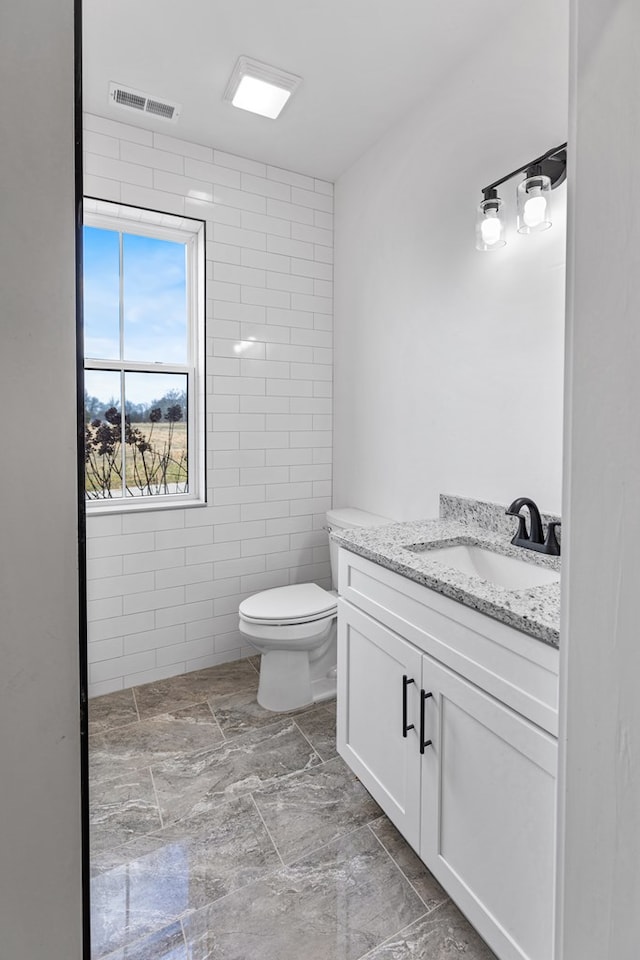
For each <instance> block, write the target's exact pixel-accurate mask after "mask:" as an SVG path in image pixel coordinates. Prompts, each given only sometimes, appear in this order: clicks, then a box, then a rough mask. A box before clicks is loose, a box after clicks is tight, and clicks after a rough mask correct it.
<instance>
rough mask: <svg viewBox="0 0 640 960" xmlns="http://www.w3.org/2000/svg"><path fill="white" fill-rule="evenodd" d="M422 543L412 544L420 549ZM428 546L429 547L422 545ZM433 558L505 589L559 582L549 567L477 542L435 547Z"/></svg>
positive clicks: (446, 565) (555, 573)
mask: <svg viewBox="0 0 640 960" xmlns="http://www.w3.org/2000/svg"><path fill="white" fill-rule="evenodd" d="M421 546H422V545H421V544H416V545H415V546H414V547H412V548H409V549H413V550H416V551H418V550H419V549H420V547H421ZM422 549H423V550H425V553H426V552H427V550H426V549H425V548H424V547H422ZM428 556H429V560H434V561H435V562H437V563H441V564H442V565H443V566H445V567H453V569H454V570H459V571H460V572H461V573H468V574H471V576H474V577H482V579H483V580H488V581H489V582H490V583H494V584H495V585H496V586H498V587H503V588H504V589H505V590H526V589H528V588H529V587H541V586H544V585H546V584H549V583H559V582H560V573H559V572H558V571H557V570H550V569H549V568H548V567H542V566H537V565H536V564H533V563H527V561H526V560H518V559H516V558H515V557H505V556H503V555H502V554H501V553H493V551H492V550H485V549H484V547H477V546H475V545H473V544H456V545H455V546H453V547H435V548H432V549H429V550H428Z"/></svg>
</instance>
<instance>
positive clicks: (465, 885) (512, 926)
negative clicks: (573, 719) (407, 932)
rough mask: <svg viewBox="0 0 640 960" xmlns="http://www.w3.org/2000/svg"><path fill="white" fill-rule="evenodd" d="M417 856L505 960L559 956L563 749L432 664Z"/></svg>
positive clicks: (427, 673)
mask: <svg viewBox="0 0 640 960" xmlns="http://www.w3.org/2000/svg"><path fill="white" fill-rule="evenodd" d="M422 685H423V687H424V689H425V690H426V691H428V692H432V694H433V696H432V697H430V698H429V699H428V700H426V701H425V728H426V736H427V737H430V738H431V740H432V745H431V746H430V747H428V748H427V749H426V751H425V754H424V757H423V766H422V820H421V823H422V827H421V848H420V855H421V857H422V859H423V860H424V861H425V863H426V864H427V866H428V867H429V868H430V869H431V870H432V871H433V873H434V874H435V875H436V877H438V879H439V880H440V881H441V883H442V884H443V886H444V887H445V888H446V890H447V891H448V892H449V894H450V895H451V897H452V898H453V900H455V902H456V903H457V904H458V906H459V907H460V908H461V909H462V910H463V911H464V912H465V913H466V914H467V916H468V917H469V919H470V920H471V922H472V923H473V924H474V926H476V927H477V929H478V931H479V932H480V933H481V934H482V935H483V936H484V938H485V939H486V940H487V942H488V943H489V945H490V946H491V947H493V949H494V950H495V952H496V953H497V954H498V956H499V957H500V958H501V960H522V958H527V960H550V958H551V957H552V956H553V916H554V914H553V910H554V872H555V871H554V860H555V779H556V769H557V742H556V741H555V739H554V738H553V737H551V736H549V734H547V733H545V732H544V731H543V730H541V729H540V728H539V727H536V726H534V725H533V724H531V723H530V722H529V721H527V720H525V719H524V718H523V717H521V716H520V715H519V714H517V713H515V712H514V711H513V710H511V709H509V708H508V707H505V706H504V705H503V704H501V703H499V702H498V701H497V700H494V699H493V698H492V697H490V696H488V695H487V694H485V693H483V691H481V690H479V689H478V688H477V687H474V686H472V685H471V684H469V683H468V682H467V681H465V680H463V679H462V678H461V677H459V676H458V675H457V674H454V673H452V672H451V671H450V670H448V669H447V668H446V667H443V666H442V665H441V664H439V663H438V662H437V661H435V660H432V659H431V658H430V657H428V656H425V657H424V658H423V673H422Z"/></svg>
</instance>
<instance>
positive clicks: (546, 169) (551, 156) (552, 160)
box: [482, 143, 567, 200]
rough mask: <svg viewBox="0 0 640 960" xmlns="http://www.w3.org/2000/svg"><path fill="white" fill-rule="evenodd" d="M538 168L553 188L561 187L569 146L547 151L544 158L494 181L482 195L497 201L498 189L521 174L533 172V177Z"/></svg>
mask: <svg viewBox="0 0 640 960" xmlns="http://www.w3.org/2000/svg"><path fill="white" fill-rule="evenodd" d="M536 168H540V169H539V172H540V173H544V174H546V175H547V176H548V177H549V178H550V179H551V186H552V188H553V187H559V186H560V184H561V183H563V181H564V180H565V178H566V176H567V144H566V143H561V144H560V146H558V147H554V148H553V149H552V150H547V152H546V153H543V154H542V156H540V157H537V158H536V159H535V160H530V161H529V163H525V164H524V165H523V166H522V167H518V169H517V170H512V171H511V173H508V174H507V175H506V176H505V177H500V179H499V180H494V182H493V183H490V184H489V185H488V186H486V187H483V188H482V193H483V194H484V199H485V200H495V199H496V198H497V196H498V191H497V187H499V186H501V185H502V184H503V183H506V182H507V180H511V178H512V177H517V175H518V174H519V173H525V172H528V171H531V172H532V175H533V173H534V171H536ZM536 172H538V171H536Z"/></svg>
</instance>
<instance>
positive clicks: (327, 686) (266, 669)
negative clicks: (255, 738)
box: [258, 621, 336, 713]
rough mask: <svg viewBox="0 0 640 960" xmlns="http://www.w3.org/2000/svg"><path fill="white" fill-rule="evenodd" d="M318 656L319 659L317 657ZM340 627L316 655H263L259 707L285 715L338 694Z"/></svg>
mask: <svg viewBox="0 0 640 960" xmlns="http://www.w3.org/2000/svg"><path fill="white" fill-rule="evenodd" d="M314 654H315V656H314ZM335 664H336V625H335V621H334V622H333V623H332V625H331V627H330V630H329V635H328V637H327V641H326V642H325V643H323V644H322V646H321V647H320V648H319V649H318V651H317V653H316V651H311V652H310V653H309V652H308V651H306V650H269V651H268V652H266V653H265V652H262V657H261V659H260V681H259V683H258V703H259V704H260V706H261V707H264V709H265V710H272V711H273V712H274V713H284V712H287V711H289V710H297V709H299V708H300V707H306V706H310V705H311V704H312V703H317V702H320V701H321V700H328V699H330V698H331V697H334V696H335V694H336V671H335Z"/></svg>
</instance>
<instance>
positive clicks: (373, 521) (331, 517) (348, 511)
mask: <svg viewBox="0 0 640 960" xmlns="http://www.w3.org/2000/svg"><path fill="white" fill-rule="evenodd" d="M385 523H393V521H392V520H389V519H388V518H387V517H379V516H377V515H376V514H375V513H367V511H366V510H358V509H356V508H355V507H341V508H340V509H336V510H327V528H328V529H329V531H331V530H351V529H353V528H354V527H381V526H382V525H383V524H385ZM329 554H330V559H331V585H332V586H333V588H334V590H335V589H337V587H338V544H337V543H334V542H333V541H332V540H330V541H329Z"/></svg>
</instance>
